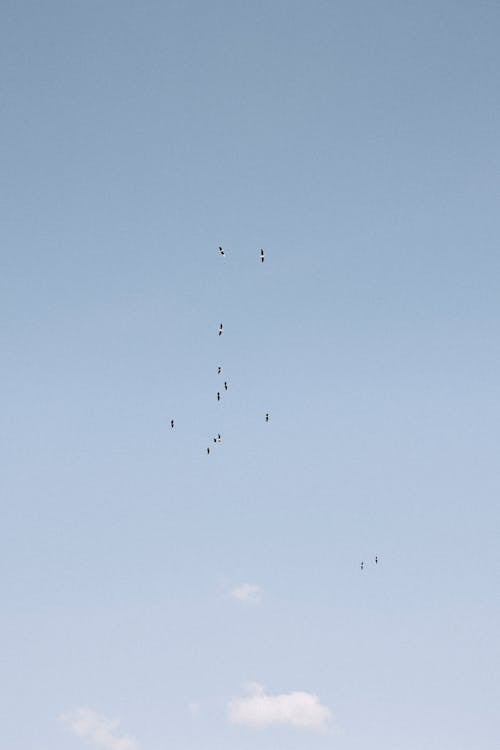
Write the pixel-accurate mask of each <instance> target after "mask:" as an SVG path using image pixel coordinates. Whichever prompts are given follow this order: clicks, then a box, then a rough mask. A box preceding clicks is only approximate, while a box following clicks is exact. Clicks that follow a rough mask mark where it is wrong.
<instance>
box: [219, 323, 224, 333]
mask: <svg viewBox="0 0 500 750" xmlns="http://www.w3.org/2000/svg"><path fill="white" fill-rule="evenodd" d="M223 330H224V326H223V325H222V323H221V324H220V326H219V336H222V331H223Z"/></svg>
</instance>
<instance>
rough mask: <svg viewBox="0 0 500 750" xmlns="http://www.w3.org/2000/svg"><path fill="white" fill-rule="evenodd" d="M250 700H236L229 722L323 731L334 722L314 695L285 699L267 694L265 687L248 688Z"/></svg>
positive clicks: (288, 695) (285, 695)
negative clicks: (279, 725) (283, 725)
mask: <svg viewBox="0 0 500 750" xmlns="http://www.w3.org/2000/svg"><path fill="white" fill-rule="evenodd" d="M248 692H249V696H248V697H247V698H234V699H233V700H232V701H230V703H229V706H228V714H229V721H231V722H232V723H233V724H243V725H245V726H250V727H268V726H271V725H272V724H287V725H288V726H291V727H295V728H301V729H313V730H317V731H318V730H319V731H321V730H323V729H325V728H326V726H327V724H328V722H329V721H330V720H331V718H332V714H331V712H330V710H329V709H328V708H327V707H326V706H323V705H322V704H321V703H320V702H319V698H318V696H317V695H314V694H313V693H304V692H294V693H283V694H281V695H268V694H266V692H265V690H264V688H263V687H262V685H259V684H258V683H253V684H251V685H249V686H248Z"/></svg>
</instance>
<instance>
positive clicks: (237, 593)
mask: <svg viewBox="0 0 500 750" xmlns="http://www.w3.org/2000/svg"><path fill="white" fill-rule="evenodd" d="M230 596H231V597H232V598H233V599H237V600H238V601H239V602H245V603H247V604H259V603H260V599H261V589H260V586H257V584H256V583H241V584H240V585H239V586H236V587H235V588H234V589H233V590H232V591H231V592H230Z"/></svg>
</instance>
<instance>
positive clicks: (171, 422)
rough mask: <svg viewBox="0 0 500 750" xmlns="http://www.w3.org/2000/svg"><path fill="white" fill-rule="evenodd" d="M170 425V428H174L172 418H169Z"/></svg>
mask: <svg viewBox="0 0 500 750" xmlns="http://www.w3.org/2000/svg"><path fill="white" fill-rule="evenodd" d="M170 427H171V428H172V429H174V420H173V419H171V420H170Z"/></svg>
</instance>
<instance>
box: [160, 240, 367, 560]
mask: <svg viewBox="0 0 500 750" xmlns="http://www.w3.org/2000/svg"><path fill="white" fill-rule="evenodd" d="M218 252H219V255H221V256H222V257H225V255H226V251H225V250H224V248H223V247H222V246H221V245H219V247H218ZM265 257H266V256H265V253H264V250H263V249H262V248H261V249H260V251H259V258H260V262H261V263H264V260H265ZM223 333H224V325H223V324H222V323H220V324H219V328H218V335H219V336H222V334H223ZM221 373H222V365H218V366H217V375H221ZM228 389H229V385H228V382H227V380H224V390H225V391H227V390H228ZM220 400H221V391H217V401H218V402H219V401H220ZM265 421H266V422H269V412H266V415H265ZM170 427H171V429H172V430H173V429H174V427H175V421H174V420H173V419H171V420H170ZM213 442H214V443H215V444H216V445H217V444H218V443H222V437H221V434H220V433H217V435H216V436H215V437H214V438H213ZM210 450H211V449H210V446H207V449H206V452H207V455H208V456H209V455H210ZM378 563H379V557H378V555H375V565H378ZM365 565H366V564H365V561H364V560H361V564H360V568H361V570H362V571H363V570H364V569H365Z"/></svg>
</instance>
